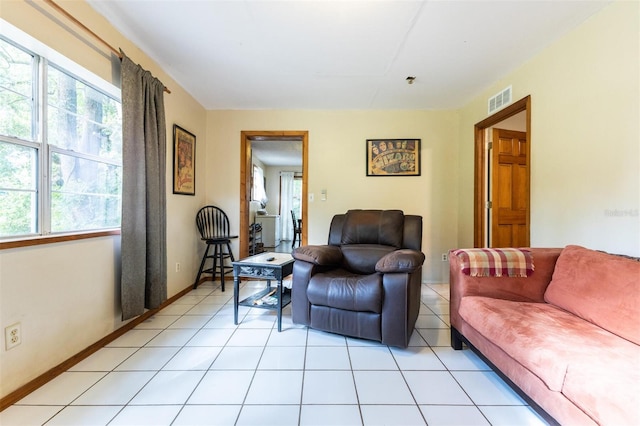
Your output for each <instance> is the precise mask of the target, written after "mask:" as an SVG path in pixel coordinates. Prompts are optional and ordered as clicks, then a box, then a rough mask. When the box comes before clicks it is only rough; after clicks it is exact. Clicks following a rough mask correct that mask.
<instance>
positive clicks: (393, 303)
mask: <svg viewBox="0 0 640 426" xmlns="http://www.w3.org/2000/svg"><path fill="white" fill-rule="evenodd" d="M421 247H422V217H421V216H414V215H405V214H404V213H403V212H402V211H401V210H349V211H348V212H347V213H346V214H339V215H336V216H334V217H333V220H332V221H331V227H330V230H329V242H328V245H324V246H303V247H298V248H297V249H295V250H294V251H293V257H294V259H295V263H294V265H293V282H292V298H293V299H292V319H293V322H294V323H296V324H304V325H307V326H309V327H312V328H315V329H319V330H324V331H329V332H333V333H339V334H343V335H347V336H353V337H358V338H363V339H370V340H376V341H379V342H382V343H384V344H387V345H391V346H399V347H407V345H408V344H409V339H410V337H411V333H412V332H413V329H414V326H415V323H416V319H417V318H418V311H419V310H420V285H421V281H422V264H423V263H424V259H425V256H424V254H423V253H422V252H421V251H420V250H421Z"/></svg>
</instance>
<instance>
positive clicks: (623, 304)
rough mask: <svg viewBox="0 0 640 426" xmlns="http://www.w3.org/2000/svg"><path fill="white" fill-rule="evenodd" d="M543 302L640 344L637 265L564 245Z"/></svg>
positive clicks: (582, 248) (629, 261) (639, 303)
mask: <svg viewBox="0 0 640 426" xmlns="http://www.w3.org/2000/svg"><path fill="white" fill-rule="evenodd" d="M544 300H545V301H546V302H547V303H551V304H553V305H556V306H558V307H560V308H562V309H564V310H567V311H569V312H571V313H573V314H575V315H577V316H579V317H581V318H582V319H585V320H587V321H589V322H591V323H593V324H596V325H598V326H600V327H602V328H604V329H605V330H608V331H610V332H611V333H614V334H617V335H618V336H620V337H623V338H625V339H627V340H630V341H632V342H634V343H636V344H640V327H638V324H640V262H636V261H633V260H629V259H625V258H623V257H620V256H615V255H612V254H607V253H602V252H597V251H595V250H589V249H586V248H584V247H580V246H567V247H565V248H564V249H563V250H562V252H561V253H560V256H559V257H558V260H557V262H556V266H555V269H554V271H553V277H552V278H551V282H550V283H549V286H548V287H547V291H546V292H545V294H544Z"/></svg>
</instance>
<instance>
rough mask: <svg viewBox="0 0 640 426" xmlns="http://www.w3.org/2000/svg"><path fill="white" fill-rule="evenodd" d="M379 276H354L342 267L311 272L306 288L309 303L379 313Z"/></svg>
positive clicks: (380, 300) (381, 293)
mask: <svg viewBox="0 0 640 426" xmlns="http://www.w3.org/2000/svg"><path fill="white" fill-rule="evenodd" d="M383 296H384V292H383V288H382V275H380V274H372V275H357V274H352V273H349V272H347V271H345V270H344V269H334V270H332V271H329V272H325V273H318V274H315V275H314V276H313V277H312V278H311V280H310V281H309V285H308V287H307V298H308V299H309V303H311V304H312V305H318V306H326V307H330V308H337V309H343V310H348V311H356V312H374V313H377V314H379V313H381V312H382V300H383Z"/></svg>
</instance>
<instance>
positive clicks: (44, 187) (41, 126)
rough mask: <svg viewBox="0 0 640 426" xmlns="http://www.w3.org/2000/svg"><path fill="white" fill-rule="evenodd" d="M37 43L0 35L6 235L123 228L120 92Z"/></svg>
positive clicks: (2, 224) (0, 158)
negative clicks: (21, 41) (38, 47)
mask: <svg viewBox="0 0 640 426" xmlns="http://www.w3.org/2000/svg"><path fill="white" fill-rule="evenodd" d="M4 24H5V23H4V22H3V25H4ZM24 37H25V39H26V37H27V36H24ZM18 38H20V40H22V38H21V37H18ZM34 43H36V44H37V42H34V41H33V40H29V42H28V43H24V44H29V45H30V46H29V47H30V48H26V47H24V46H23V45H21V44H18V42H15V41H14V39H10V38H9V37H6V36H5V35H4V34H3V35H0V205H1V206H2V209H0V238H17V237H29V236H39V235H49V234H59V233H70V232H82V231H91V230H99V229H109V228H118V227H119V226H120V211H121V191H122V112H121V103H120V101H119V98H118V97H117V89H115V88H114V87H113V86H111V85H109V84H108V83H105V82H104V81H102V80H100V79H98V78H97V77H95V76H93V75H91V74H89V73H88V72H87V71H86V70H82V69H80V67H78V66H77V65H75V64H72V63H70V61H68V60H66V59H64V58H62V57H60V56H59V55H56V54H52V53H45V54H43V53H42V52H37V50H38V49H37V48H36V49H34V48H33V45H34ZM42 51H43V52H50V50H49V49H42Z"/></svg>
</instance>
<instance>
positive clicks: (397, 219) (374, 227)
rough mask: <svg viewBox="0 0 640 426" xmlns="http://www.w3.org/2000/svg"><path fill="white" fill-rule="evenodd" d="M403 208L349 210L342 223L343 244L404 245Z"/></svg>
mask: <svg viewBox="0 0 640 426" xmlns="http://www.w3.org/2000/svg"><path fill="white" fill-rule="evenodd" d="M403 234H404V213H403V212H402V210H349V211H348V212H347V214H346V217H345V220H344V224H343V225H342V240H341V242H342V244H381V245H387V246H394V247H395V248H400V247H402V237H403Z"/></svg>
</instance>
